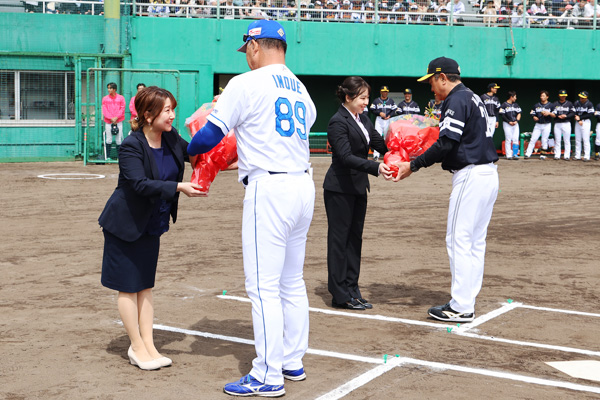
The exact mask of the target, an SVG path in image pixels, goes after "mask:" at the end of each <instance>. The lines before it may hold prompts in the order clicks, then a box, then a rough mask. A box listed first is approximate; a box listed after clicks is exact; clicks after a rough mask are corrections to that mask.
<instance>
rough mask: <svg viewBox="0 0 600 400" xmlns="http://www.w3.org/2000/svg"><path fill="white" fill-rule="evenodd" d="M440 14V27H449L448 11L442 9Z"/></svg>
mask: <svg viewBox="0 0 600 400" xmlns="http://www.w3.org/2000/svg"><path fill="white" fill-rule="evenodd" d="M439 13H440V16H439V17H438V24H439V25H449V23H448V9H447V8H445V7H440V10H439Z"/></svg>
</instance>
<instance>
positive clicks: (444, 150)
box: [393, 57, 498, 322]
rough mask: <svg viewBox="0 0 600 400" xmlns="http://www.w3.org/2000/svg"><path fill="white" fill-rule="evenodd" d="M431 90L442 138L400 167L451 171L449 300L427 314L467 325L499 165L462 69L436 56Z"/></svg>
mask: <svg viewBox="0 0 600 400" xmlns="http://www.w3.org/2000/svg"><path fill="white" fill-rule="evenodd" d="M425 80H427V81H428V82H429V84H430V85H431V90H432V91H433V92H434V93H435V94H437V95H438V96H439V97H440V99H442V100H444V104H443V106H442V118H441V120H440V137H439V139H438V141H437V142H435V143H434V144H433V145H432V146H431V147H430V148H429V149H428V150H427V151H426V152H425V153H423V154H422V155H420V156H418V157H417V158H416V159H414V160H412V161H411V162H405V163H400V164H399V165H398V167H399V171H398V176H397V177H396V178H393V180H394V181H398V180H400V179H404V178H406V177H408V176H410V174H412V173H413V172H417V171H418V170H419V169H421V168H427V167H429V166H431V165H433V164H435V163H436V162H439V161H441V162H442V168H443V169H445V170H447V171H450V172H452V193H451V195H450V207H449V208H448V226H447V230H446V249H447V250H448V257H449V259H450V270H451V272H452V288H451V294H452V299H451V300H450V302H448V303H447V304H444V305H441V306H435V307H431V308H430V309H429V312H428V313H429V315H430V316H431V317H432V318H435V319H437V320H440V321H450V322H469V321H473V319H474V318H475V298H476V297H477V295H478V294H479V291H480V290H481V285H482V282H483V266H484V258H485V239H486V236H487V228H488V225H489V223H490V219H491V217H492V211H493V209H494V203H495V202H496V197H497V196H498V171H497V168H496V165H495V164H494V162H496V161H497V160H498V155H497V154H496V148H495V147H494V142H493V140H492V136H493V134H494V132H493V130H491V128H490V126H489V124H488V121H487V120H488V118H489V117H488V115H487V111H486V110H485V106H484V104H483V102H482V101H481V98H480V97H479V96H477V95H476V94H475V93H473V92H472V91H471V90H470V89H468V88H467V87H466V86H465V85H463V84H462V83H461V81H460V67H459V66H458V63H457V62H456V61H454V60H453V59H450V58H446V57H440V58H436V59H435V60H433V61H431V62H430V63H429V67H428V68H427V74H426V75H425V76H423V77H422V78H420V79H419V81H425Z"/></svg>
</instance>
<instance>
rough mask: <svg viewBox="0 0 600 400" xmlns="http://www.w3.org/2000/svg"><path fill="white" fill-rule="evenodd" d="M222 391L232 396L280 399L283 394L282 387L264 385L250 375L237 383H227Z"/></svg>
mask: <svg viewBox="0 0 600 400" xmlns="http://www.w3.org/2000/svg"><path fill="white" fill-rule="evenodd" d="M223 391H224V392H225V393H227V394H230V395H232V396H260V397H280V396H283V395H284V394H285V389H284V388H283V385H265V384H264V383H261V382H259V381H258V380H256V379H254V378H253V377H252V376H250V374H248V375H246V376H243V377H242V378H241V379H240V380H239V381H237V382H232V383H228V384H227V385H225V387H224V388H223Z"/></svg>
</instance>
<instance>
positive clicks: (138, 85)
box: [135, 83, 146, 89]
mask: <svg viewBox="0 0 600 400" xmlns="http://www.w3.org/2000/svg"><path fill="white" fill-rule="evenodd" d="M140 86H141V87H146V84H145V83H138V84H137V85H136V86H135V88H136V89H139V88H140Z"/></svg>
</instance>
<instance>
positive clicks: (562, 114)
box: [550, 90, 575, 161]
mask: <svg viewBox="0 0 600 400" xmlns="http://www.w3.org/2000/svg"><path fill="white" fill-rule="evenodd" d="M550 115H551V116H552V118H554V159H555V160H560V145H561V140H562V141H563V142H564V145H565V153H564V155H563V157H564V160H567V161H568V160H570V159H571V119H573V117H574V116H575V107H573V103H571V102H570V101H569V100H567V91H566V90H560V91H559V92H558V101H557V102H555V103H554V110H553V111H552V114H550Z"/></svg>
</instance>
